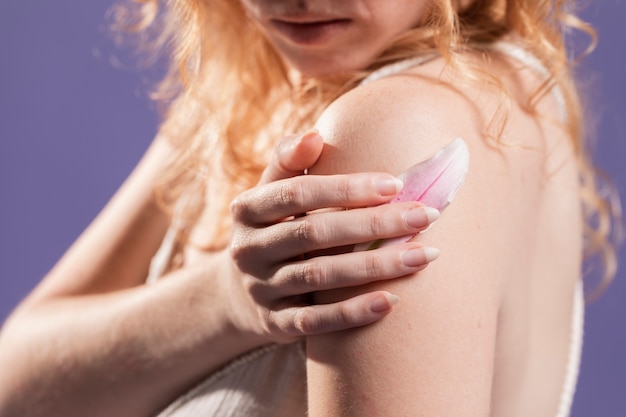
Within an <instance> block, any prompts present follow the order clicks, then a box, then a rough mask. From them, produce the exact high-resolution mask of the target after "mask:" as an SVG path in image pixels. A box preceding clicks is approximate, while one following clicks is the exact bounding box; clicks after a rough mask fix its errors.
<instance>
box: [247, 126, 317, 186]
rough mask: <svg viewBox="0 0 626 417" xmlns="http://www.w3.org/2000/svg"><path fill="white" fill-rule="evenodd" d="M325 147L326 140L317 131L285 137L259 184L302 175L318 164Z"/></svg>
mask: <svg viewBox="0 0 626 417" xmlns="http://www.w3.org/2000/svg"><path fill="white" fill-rule="evenodd" d="M323 147H324V140H323V139H322V137H321V136H320V134H319V133H318V132H317V130H310V131H308V132H306V133H305V134H303V135H289V136H286V137H284V138H283V139H281V140H280V142H278V144H277V145H276V147H275V148H274V156H273V157H272V161H271V162H270V164H269V165H268V166H267V168H265V170H264V171H263V174H262V175H261V180H260V181H259V184H267V183H270V182H274V181H278V180H281V179H285V178H291V177H295V176H297V175H302V174H303V173H304V170H305V169H307V168H310V167H312V166H313V165H314V164H315V162H317V160H318V158H319V157H320V155H321V153H322V148H323Z"/></svg>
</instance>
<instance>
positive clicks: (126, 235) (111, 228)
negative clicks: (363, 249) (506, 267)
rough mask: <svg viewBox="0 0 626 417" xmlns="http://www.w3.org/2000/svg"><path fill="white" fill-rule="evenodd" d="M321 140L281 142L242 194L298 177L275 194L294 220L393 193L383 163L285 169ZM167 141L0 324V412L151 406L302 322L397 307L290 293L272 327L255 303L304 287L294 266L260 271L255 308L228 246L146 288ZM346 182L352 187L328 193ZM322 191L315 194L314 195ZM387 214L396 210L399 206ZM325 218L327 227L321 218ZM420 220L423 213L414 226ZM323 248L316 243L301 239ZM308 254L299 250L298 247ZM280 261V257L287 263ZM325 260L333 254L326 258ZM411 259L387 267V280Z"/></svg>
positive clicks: (366, 299)
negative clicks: (321, 301) (304, 298)
mask: <svg viewBox="0 0 626 417" xmlns="http://www.w3.org/2000/svg"><path fill="white" fill-rule="evenodd" d="M322 147H323V142H322V139H321V137H319V135H317V134H308V135H304V137H290V138H287V139H286V140H285V141H283V142H281V143H280V145H279V146H278V147H277V150H276V155H275V157H274V160H273V161H272V163H271V165H270V166H269V167H268V168H267V169H266V171H265V172H264V175H263V180H262V183H261V184H260V185H259V187H258V188H257V189H256V191H253V192H251V194H249V195H248V197H247V201H248V203H247V204H250V205H251V206H252V207H255V206H258V205H260V204H261V203H262V202H263V201H264V199H265V193H266V192H268V191H271V190H273V189H274V188H273V187H276V185H275V184H274V183H272V181H278V180H281V181H279V182H278V183H276V184H280V185H279V187H286V188H287V189H292V188H294V187H296V188H298V189H300V190H301V191H302V192H303V196H305V197H306V198H305V200H290V199H289V198H287V199H284V200H281V201H275V202H274V203H273V205H272V207H271V208H272V209H277V210H278V211H280V212H281V213H283V214H284V215H285V216H288V217H292V216H294V215H297V214H299V213H302V212H304V211H306V210H307V209H308V208H310V207H311V206H313V207H315V208H321V207H326V206H325V204H328V205H329V206H332V207H341V206H342V205H345V204H346V201H350V200H351V198H352V196H358V201H359V202H360V203H361V204H362V205H363V206H370V205H377V204H380V203H381V202H385V201H388V200H389V199H391V198H392V197H393V194H394V193H393V192H391V193H390V192H389V189H388V188H386V192H385V195H384V196H383V195H381V193H380V192H379V189H378V188H377V187H376V186H375V184H376V181H375V180H376V179H381V178H384V179H385V180H386V181H387V182H388V183H392V184H393V183H394V180H393V177H392V176H390V175H389V174H383V173H372V174H360V175H357V176H339V177H328V176H327V177H322V178H318V177H313V176H311V177H306V178H305V177H303V178H294V179H292V180H289V179H287V178H289V177H291V176H295V175H299V174H302V170H303V169H304V168H307V167H309V166H310V165H312V164H313V163H314V162H315V161H316V160H317V158H318V156H319V154H320V152H321V150H322ZM172 151H173V149H172V148H171V145H170V144H169V142H168V141H166V140H164V139H162V138H157V139H156V140H155V141H154V143H153V144H152V145H151V147H150V149H149V150H148V151H147V153H146V155H145V156H144V158H143V159H142V161H141V162H140V163H139V165H138V166H137V168H136V169H135V171H134V172H133V173H132V174H131V176H130V177H129V178H128V180H127V181H126V182H125V184H124V185H123V186H122V187H121V189H120V190H119V191H118V193H117V194H116V195H115V197H114V198H113V199H112V200H111V202H110V203H109V204H108V205H107V207H106V208H105V209H104V210H103V212H102V213H101V214H100V215H99V216H98V217H97V219H96V220H95V221H94V222H93V223H92V225H91V226H89V228H88V229H87V230H86V231H85V232H84V233H83V234H82V236H81V237H80V238H79V239H78V241H77V242H76V243H75V244H74V245H73V246H72V247H71V248H70V250H69V251H68V252H67V253H66V254H65V255H64V257H63V258H62V259H61V260H60V261H59V263H58V264H57V265H56V266H55V267H54V268H53V270H52V271H51V272H50V273H49V274H48V275H47V276H46V277H45V279H44V280H43V281H42V283H41V284H40V285H39V286H38V287H37V288H36V289H35V290H34V292H33V293H32V294H31V295H30V296H29V297H28V298H27V299H26V300H25V301H24V302H23V303H22V304H21V305H20V306H19V307H18V309H17V310H16V311H15V312H14V313H13V314H12V315H11V317H10V318H9V319H8V320H7V322H6V323H5V325H4V327H3V329H2V333H1V334H0V368H1V369H2V378H0V416H2V417H13V416H16V415H23V416H29V417H35V416H51V415H59V416H60V415H62V416H64V417H71V416H86V415H89V416H112V415H115V416H120V417H124V416H129V417H131V416H132V417H137V416H150V415H154V414H155V413H156V412H157V411H158V410H160V409H161V408H163V407H164V406H166V405H167V404H168V403H169V402H170V401H172V400H173V399H175V398H176V397H177V396H178V395H179V394H181V393H182V392H184V391H185V390H186V389H188V388H189V387H190V386H192V385H193V384H194V383H196V382H197V381H198V380H200V379H202V378H203V377H205V376H206V375H207V374H209V373H210V372H211V371H213V370H215V369H216V368H217V367H219V366H220V365H222V364H224V363H225V362H227V361H228V360H230V359H232V358H234V357H235V356H237V355H239V354H241V353H244V352H246V351H248V350H250V349H253V348H255V347H258V346H261V345H263V344H267V343H270V342H274V341H291V340H295V339H296V338H298V337H302V336H304V335H306V334H308V332H311V333H320V332H325V331H330V330H336V329H345V328H348V327H351V326H355V325H362V324H365V323H369V322H371V321H372V320H375V319H378V318H380V317H382V316H384V315H386V314H387V313H388V312H389V309H390V307H391V305H388V306H386V307H387V308H383V309H380V310H379V311H378V312H375V313H374V312H371V311H369V310H368V308H369V305H370V302H371V298H372V297H376V296H377V294H378V293H373V294H372V295H365V296H362V297H360V298H357V299H355V300H347V301H346V302H344V303H338V304H335V305H334V306H330V307H329V306H301V305H300V304H291V305H290V306H289V308H286V307H285V311H283V313H282V314H281V315H280V320H281V325H280V326H278V327H276V326H268V325H267V323H266V322H265V318H266V317H265V316H263V315H260V314H259V311H263V310H268V309H270V308H274V306H275V305H276V304H278V303H281V305H285V301H284V299H291V298H293V297H291V296H292V295H296V296H297V295H298V294H300V293H301V287H300V284H299V283H297V282H296V283H295V285H291V284H290V282H289V281H290V280H291V279H296V278H297V274H290V273H284V272H283V273H282V274H281V280H280V281H279V282H272V281H267V282H264V284H263V288H262V289H259V290H258V291H256V294H257V295H258V299H259V300H262V301H263V303H262V304H258V305H257V304H255V303H254V302H253V301H252V299H251V298H250V296H249V295H248V293H247V292H246V291H245V289H244V285H243V282H244V275H243V274H242V273H241V272H239V270H238V269H237V268H236V267H235V264H234V263H233V261H232V259H231V256H230V252H229V251H228V250H227V249H226V250H223V251H221V252H217V253H201V254H200V255H201V256H196V257H195V258H194V259H195V260H194V261H193V262H191V263H188V264H186V265H185V266H184V267H183V268H182V269H180V270H178V271H175V272H172V273H170V274H168V276H166V277H164V279H162V280H160V281H158V282H157V283H156V284H154V285H150V286H148V285H144V283H145V278H146V275H147V271H148V267H149V263H150V260H151V258H152V256H153V254H154V253H155V251H156V250H157V248H158V246H159V244H160V241H161V240H162V238H163V235H164V234H165V231H166V229H167V227H168V223H169V219H168V217H167V216H166V215H165V213H164V212H163V211H162V210H161V208H160V207H159V205H158V204H157V202H156V200H155V197H154V192H153V190H154V188H155V186H156V184H157V183H158V181H159V178H160V174H161V172H163V170H165V169H167V166H168V164H169V163H170V162H171V157H170V156H171V155H172V153H173V152H172ZM383 182H384V181H383ZM294 184H297V185H294ZM338 187H340V188H343V189H344V190H345V193H344V194H334V193H332V192H329V190H331V191H332V190H333V189H337V188H338ZM394 190H395V188H394ZM255 193H256V194H255ZM287 195H289V194H287ZM255 196H256V197H255ZM316 198H317V199H318V201H320V202H321V205H320V204H315V203H314V201H315V199H316ZM305 201H306V203H305ZM350 204H353V203H348V205H350ZM236 206H238V207H239V208H240V209H239V210H240V211H243V212H246V210H243V209H242V207H245V206H246V203H242V202H241V201H240V202H239V203H237V204H236ZM383 209H384V208H383ZM376 210H380V209H376ZM394 210H395V209H394ZM235 211H237V210H235ZM253 211H254V210H248V212H253ZM380 214H381V213H380V212H378V211H375V212H374V213H373V214H372V213H368V211H366V210H362V211H361V212H360V213H359V215H358V216H355V217H354V218H353V223H352V224H355V223H357V224H358V223H362V224H364V225H365V226H364V227H362V229H361V230H362V232H361V233H357V234H356V235H354V239H355V241H362V240H372V239H375V238H376V236H373V235H372V232H371V228H369V226H367V225H368V224H370V223H371V221H372V217H375V218H376V217H378V216H380ZM392 215H397V216H399V217H400V216H401V214H400V213H398V212H397V211H395V212H394V211H393V210H392ZM239 218H240V220H241V221H242V222H243V221H245V224H246V227H248V226H247V225H249V224H251V223H252V220H251V219H250V217H249V216H248V215H240V216H239ZM400 218H401V217H400ZM424 220H425V221H426V218H424ZM328 221H329V222H330V221H332V219H329V220H328ZM318 224H324V217H323V216H322V217H320V218H319V219H318ZM426 226H427V224H420V225H418V226H417V227H416V228H415V229H416V230H417V229H420V228H423V227H426ZM333 227H335V228H336V230H337V234H336V235H329V236H326V238H325V239H324V242H323V245H324V246H336V245H337V244H338V243H341V244H343V243H346V242H345V238H344V237H343V235H344V234H343V233H342V231H343V229H344V227H342V226H341V225H336V224H334V223H333ZM351 227H352V225H351V226H350V228H351ZM407 227H408V226H407V225H406V224H405V223H404V222H402V221H399V222H395V223H394V227H390V228H388V229H387V230H386V231H385V233H386V234H389V235H396V236H397V235H402V234H406V231H407ZM394 230H395V232H394ZM284 232H285V233H286V236H284V237H283V241H282V242H281V243H280V244H282V245H288V246H289V245H291V246H292V247H297V240H298V239H297V235H295V234H293V233H291V232H290V231H289V230H285V231H284ZM264 235H270V236H272V237H275V236H277V235H276V233H275V232H274V231H272V230H271V228H269V227H264V226H258V227H257V228H256V230H255V234H254V236H256V237H257V238H258V239H260V240H263V236H264ZM279 235H280V233H279ZM265 240H266V241H267V242H269V243H268V245H266V246H265V247H264V248H257V249H256V251H257V253H258V254H259V256H267V254H268V253H274V252H276V251H275V250H274V249H275V245H276V244H274V243H272V239H269V238H267V239H265ZM350 243H355V242H350ZM319 245H320V244H319V243H316V242H310V243H309V245H308V246H307V247H306V249H316V248H318V247H320V246H319ZM303 253H304V252H303V251H302V252H299V251H298V250H296V254H297V255H299V256H301V255H302V254H303ZM366 255H367V256H369V255H368V254H363V255H362V256H356V257H354V258H353V259H352V262H353V263H354V264H355V265H359V264H362V263H364V262H366V261H365V258H366ZM386 256H387V257H389V256H390V255H389V254H387V255H386ZM391 256H393V254H392V255H391ZM395 256H398V255H397V253H396V254H395ZM330 258H332V257H330ZM274 259H275V261H276V262H277V263H279V264H281V265H283V266H284V267H285V268H287V267H288V265H289V264H290V262H293V259H278V258H276V257H274ZM329 264H331V265H332V264H333V261H332V259H331V260H330V261H329ZM421 267H423V265H422V266H421ZM265 268H270V269H273V268H274V265H271V266H261V267H257V270H258V271H259V274H260V275H263V276H269V275H271V274H270V273H267V272H264V270H265ZM416 269H417V267H412V268H409V269H407V268H406V267H403V266H399V267H398V268H395V269H393V268H392V269H390V270H388V271H387V272H388V276H387V278H394V277H397V276H399V275H404V274H406V273H407V271H411V270H416ZM357 278H358V279H360V280H362V282H370V281H371V280H372V279H384V277H383V276H381V275H380V274H376V275H373V274H372V273H370V274H367V273H366V274H363V275H361V276H360V277H357ZM248 279H249V280H253V279H252V278H248ZM350 279H351V280H350V281H349V282H348V283H347V284H346V283H343V282H342V280H341V276H337V280H336V281H334V282H331V283H328V284H327V285H325V286H321V285H320V286H316V285H315V283H311V284H313V285H312V286H311V287H310V288H309V289H310V290H316V289H322V288H327V287H334V288H335V287H341V286H345V285H352V284H354V283H355V281H354V279H355V277H351V278H350ZM234 305H236V306H237V308H233V306H234ZM302 309H306V311H307V312H308V313H307V314H311V312H312V313H314V314H315V316H316V317H320V318H321V319H320V322H319V325H317V326H315V328H302V327H301V326H299V325H297V324H294V322H297V320H298V317H300V316H302V314H301V313H300V311H301V310H302ZM346 311H348V312H350V314H348V315H346V314H345V312H346ZM305 316H306V314H305ZM332 317H343V318H346V319H344V320H334V319H333V318H332Z"/></svg>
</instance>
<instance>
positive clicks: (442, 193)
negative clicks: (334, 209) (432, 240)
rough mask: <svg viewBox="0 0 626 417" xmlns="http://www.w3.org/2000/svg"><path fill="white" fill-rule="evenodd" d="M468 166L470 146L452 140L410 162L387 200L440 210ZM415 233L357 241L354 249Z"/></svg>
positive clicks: (390, 242) (392, 241) (389, 242)
mask: <svg viewBox="0 0 626 417" xmlns="http://www.w3.org/2000/svg"><path fill="white" fill-rule="evenodd" d="M468 169H469V150H468V149H467V145H466V144H465V142H464V141H463V139H461V138H457V139H455V140H454V141H452V142H451V143H450V144H449V145H448V146H446V147H445V148H442V149H440V150H439V151H437V153H435V155H434V156H433V157H432V158H430V159H428V160H426V161H423V162H420V163H418V164H416V165H413V166H412V167H411V168H409V169H408V170H407V171H405V172H403V173H402V174H400V175H399V176H398V178H400V179H401V180H402V182H403V183H404V188H403V189H402V191H400V193H399V194H398V195H397V196H396V197H395V198H394V199H393V200H391V201H390V204H393V203H399V202H405V201H419V202H421V203H424V204H425V205H426V206H429V207H434V208H436V209H437V210H439V211H442V210H443V209H445V208H446V207H447V206H448V205H449V204H450V203H451V202H452V199H454V196H455V195H456V193H457V191H458V190H459V188H460V187H461V185H462V184H463V181H464V180H465V176H466V175H467V171H468ZM413 236H414V235H411V236H403V237H399V238H393V239H384V240H382V239H378V240H376V241H374V242H368V243H363V244H359V245H356V246H355V248H354V251H361V250H371V249H376V248H378V247H382V246H389V245H393V244H398V243H404V242H406V241H407V240H409V239H411V238H412V237H413Z"/></svg>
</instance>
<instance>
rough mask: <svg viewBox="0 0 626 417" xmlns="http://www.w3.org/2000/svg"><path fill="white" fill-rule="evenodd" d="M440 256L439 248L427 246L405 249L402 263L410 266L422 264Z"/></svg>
mask: <svg viewBox="0 0 626 417" xmlns="http://www.w3.org/2000/svg"><path fill="white" fill-rule="evenodd" d="M438 257H439V249H437V248H432V247H430V246H425V247H423V248H415V249H409V250H406V251H404V253H403V254H402V263H403V264H405V265H406V266H409V267H415V266H422V265H424V264H426V263H429V262H432V261H434V260H435V259H437V258H438Z"/></svg>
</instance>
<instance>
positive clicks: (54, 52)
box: [0, 0, 626, 417]
mask: <svg viewBox="0 0 626 417" xmlns="http://www.w3.org/2000/svg"><path fill="white" fill-rule="evenodd" d="M110 3H111V1H110V0H92V1H89V2H84V1H79V0H56V1H48V0H35V1H29V2H20V1H16V0H1V1H0V321H2V320H4V319H5V318H6V316H7V315H8V314H9V312H10V311H11V310H12V309H13V307H14V306H15V305H16V304H17V303H18V301H19V300H20V299H21V298H22V297H24V296H25V295H26V294H27V293H28V291H29V290H30V289H31V288H32V287H33V286H34V285H35V284H36V283H37V282H38V280H39V279H41V277H42V276H43V275H44V274H45V273H46V271H47V270H48V269H49V268H50V267H51V266H52V265H53V264H54V262H55V261H56V260H57V259H58V258H59V257H60V256H61V254H62V253H63V251H64V250H65V249H66V248H67V247H68V246H69V245H70V244H71V243H72V241H73V240H74V239H75V238H76V237H77V235H78V234H79V233H80V232H81V230H82V229H83V228H84V227H86V226H87V224H88V223H89V222H90V221H91V219H92V218H93V217H94V216H95V215H96V214H97V212H98V211H99V209H100V208H101V207H102V206H103V205H104V204H105V203H106V201H107V200H108V199H109V197H110V196H111V195H112V194H113V192H114V191H115V190H116V188H117V187H118V186H119V184H120V183H121V182H122V181H123V179H124V178H125V177H126V175H127V174H128V173H129V172H130V170H131V169H132V167H133V166H134V164H135V163H136V162H137V160H138V159H139V157H140V155H141V154H142V152H143V151H144V150H145V148H146V146H147V145H148V143H149V141H150V140H151V138H152V136H153V135H154V133H155V130H156V123H157V117H156V114H155V112H154V109H153V107H152V106H151V105H150V104H149V102H148V100H147V99H146V95H147V94H146V87H145V85H146V84H145V82H143V79H142V76H141V75H140V74H139V73H138V72H137V71H134V70H132V69H130V67H127V68H119V67H118V68H116V67H115V66H114V65H112V63H111V59H110V57H111V56H112V55H113V54H117V55H118V56H119V55H121V54H120V53H119V52H117V51H115V48H114V47H113V46H112V45H111V42H110V41H109V39H108V38H107V36H106V35H105V34H104V30H103V28H104V26H103V22H104V19H103V17H104V15H105V12H106V10H107V8H108V7H109V6H110ZM585 17H586V18H587V19H588V20H590V21H591V22H592V23H593V24H594V25H595V26H596V27H597V29H598V31H599V33H600V39H601V43H600V46H599V47H598V49H597V50H596V51H595V52H594V54H593V55H592V56H591V57H590V58H589V59H588V60H587V62H586V64H585V66H584V68H585V71H584V72H583V74H584V79H585V80H586V83H587V84H588V85H589V88H588V90H589V96H590V100H591V102H592V106H591V107H590V108H591V109H593V111H594V112H595V113H596V114H597V118H598V119H599V120H598V125H599V127H598V139H599V144H598V155H597V159H598V161H599V162H600V164H601V165H602V166H604V167H605V169H606V171H607V172H608V173H609V174H610V175H611V176H612V177H613V178H614V179H615V181H616V183H617V185H618V187H619V188H620V191H621V193H622V195H624V196H626V166H625V163H624V159H625V157H626V83H625V81H624V77H626V29H625V28H624V26H625V25H626V2H624V1H622V0H602V1H597V2H594V3H593V4H592V5H591V6H590V7H589V8H588V10H587V11H586V12H585ZM620 255H621V263H622V269H621V271H620V272H619V273H618V277H617V279H616V282H615V283H614V284H613V286H612V287H611V288H610V290H609V291H608V293H607V294H606V295H605V296H604V297H603V298H602V299H601V300H600V301H598V302H596V303H595V304H592V305H591V306H589V307H588V309H587V324H586V334H585V348H584V356H583V366H582V371H581V380H580V383H579V386H578V392H577V396H576V399H575V403H574V417H586V416H593V417H595V416H603V417H614V416H615V417H617V416H626V399H625V396H626V331H625V330H626V326H625V325H624V317H626V303H625V302H624V301H625V299H626V273H624V272H623V271H624V270H626V267H624V265H626V250H625V249H622V250H621V251H620ZM0 377H1V376H0Z"/></svg>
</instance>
